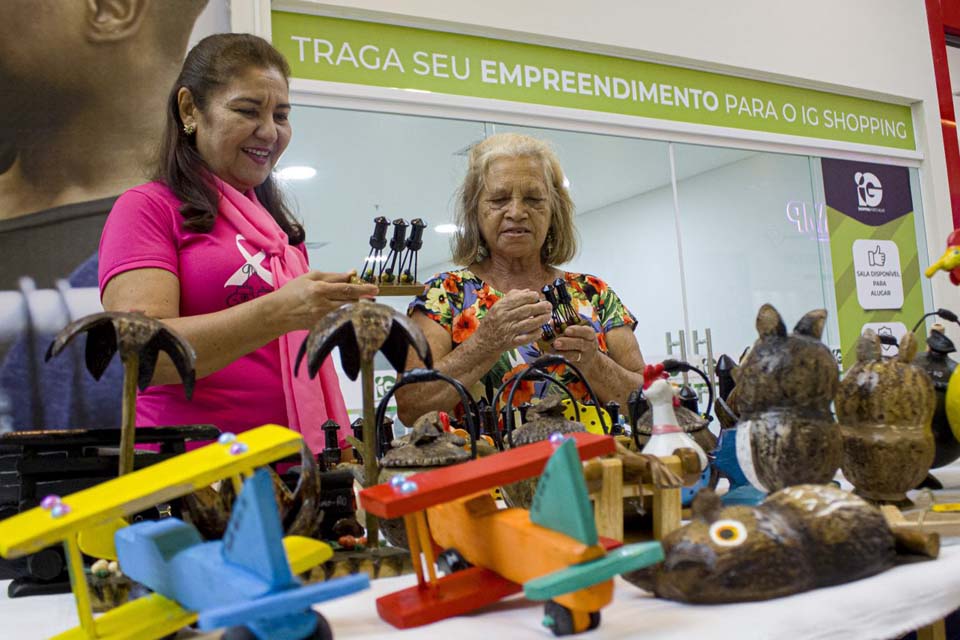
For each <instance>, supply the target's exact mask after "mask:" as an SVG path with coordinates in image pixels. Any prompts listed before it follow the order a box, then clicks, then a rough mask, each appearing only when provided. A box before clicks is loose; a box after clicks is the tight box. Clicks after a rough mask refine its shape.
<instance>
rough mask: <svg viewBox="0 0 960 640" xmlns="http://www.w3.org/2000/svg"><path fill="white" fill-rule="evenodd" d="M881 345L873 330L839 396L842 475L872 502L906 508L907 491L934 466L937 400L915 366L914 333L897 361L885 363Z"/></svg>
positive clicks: (865, 338) (904, 342)
mask: <svg viewBox="0 0 960 640" xmlns="http://www.w3.org/2000/svg"><path fill="white" fill-rule="evenodd" d="M881 346H882V345H881V343H880V338H879V337H878V336H877V334H875V333H874V332H873V331H869V330H868V331H867V332H866V333H864V334H863V335H862V336H860V339H859V341H858V342H857V363H856V364H855V365H854V366H853V367H851V369H850V370H849V371H848V372H847V373H846V375H845V376H844V378H843V381H842V382H841V383H840V388H839V391H838V392H837V397H836V400H835V405H836V408H837V419H838V420H839V421H840V425H841V428H840V432H841V434H842V436H843V475H844V476H845V477H846V478H847V480H849V481H850V482H851V483H852V484H853V486H854V487H856V493H857V494H858V495H860V496H863V497H864V498H867V499H868V500H872V501H874V502H889V503H893V504H903V505H907V504H910V501H909V500H908V499H907V496H906V492H907V491H909V490H910V489H913V488H914V487H916V486H917V485H918V484H920V482H921V481H922V480H923V479H924V477H925V476H926V475H927V471H928V470H929V469H930V465H931V464H932V463H933V455H934V440H933V431H932V430H931V428H930V422H931V420H932V419H933V411H934V408H935V407H936V402H937V399H936V394H935V392H934V389H933V382H931V380H930V376H928V375H927V374H926V372H925V371H924V370H923V369H921V368H920V367H918V366H917V365H915V364H911V363H912V361H913V359H914V357H915V356H916V353H917V343H916V340H915V339H914V337H913V334H912V333H907V334H906V335H904V336H903V339H901V341H900V351H899V353H898V354H897V355H896V357H894V358H889V359H886V358H883V357H882V356H881Z"/></svg>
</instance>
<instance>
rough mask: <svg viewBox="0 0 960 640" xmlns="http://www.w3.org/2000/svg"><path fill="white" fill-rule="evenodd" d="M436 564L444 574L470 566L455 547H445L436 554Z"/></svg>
mask: <svg viewBox="0 0 960 640" xmlns="http://www.w3.org/2000/svg"><path fill="white" fill-rule="evenodd" d="M437 566H438V567H440V571H442V572H443V573H444V574H445V575H450V574H451V573H454V572H456V571H463V570H464V569H469V568H470V563H469V562H467V561H466V559H465V558H464V557H463V556H462V555H460V552H459V551H457V550H456V549H445V550H444V551H441V552H440V555H439V556H437Z"/></svg>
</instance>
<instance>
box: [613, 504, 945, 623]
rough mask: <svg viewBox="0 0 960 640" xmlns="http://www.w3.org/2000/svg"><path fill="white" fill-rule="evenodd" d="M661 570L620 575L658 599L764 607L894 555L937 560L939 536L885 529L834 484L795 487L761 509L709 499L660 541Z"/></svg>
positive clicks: (883, 564) (860, 574) (881, 565)
mask: <svg viewBox="0 0 960 640" xmlns="http://www.w3.org/2000/svg"><path fill="white" fill-rule="evenodd" d="M662 542H663V553H664V561H663V562H662V563H660V564H658V565H655V566H654V567H650V568H648V569H641V570H640V571H634V572H631V573H626V574H624V575H623V577H624V579H626V580H627V581H628V582H631V583H633V584H634V585H636V586H639V587H641V588H643V589H646V590H647V591H652V592H653V593H655V594H656V595H657V596H658V597H660V598H668V599H670V600H679V601H681V602H694V603H704V604H713V603H720V602H746V601H751V600H766V599H769V598H779V597H782V596H788V595H792V594H794V593H800V592H802V591H807V590H809V589H815V588H819V587H826V586H830V585H835V584H842V583H844V582H850V581H853V580H859V579H861V578H866V577H867V576H872V575H874V574H877V573H880V572H881V571H884V570H886V569H889V568H890V567H892V566H893V565H894V563H895V562H896V559H897V554H899V553H904V554H909V555H915V556H917V557H922V556H926V557H936V556H937V554H938V553H939V548H940V547H939V538H938V536H937V534H921V535H918V534H917V532H912V531H908V532H905V531H902V530H897V529H892V528H891V527H890V526H889V525H888V524H887V522H886V520H885V519H884V517H883V515H882V513H881V512H880V510H879V509H878V508H877V507H875V506H873V505H871V504H869V503H868V502H867V501H866V500H863V499H862V498H858V497H857V496H855V495H853V494H851V493H848V492H846V491H843V490H841V489H838V488H837V487H834V486H833V485H798V486H795V487H789V488H787V489H782V490H780V491H778V492H776V493H773V494H771V495H770V496H769V497H767V499H766V500H764V502H763V504H761V505H759V506H746V505H737V506H732V507H726V508H722V507H721V504H720V499H719V498H718V497H717V496H715V495H714V494H713V492H711V491H702V492H701V493H700V494H699V495H698V496H697V498H696V499H695V500H694V503H693V519H692V520H691V521H690V523H689V524H686V525H684V526H683V527H681V528H679V529H677V530H675V531H672V532H671V533H670V534H669V535H668V536H667V537H666V538H664V539H663V541H662Z"/></svg>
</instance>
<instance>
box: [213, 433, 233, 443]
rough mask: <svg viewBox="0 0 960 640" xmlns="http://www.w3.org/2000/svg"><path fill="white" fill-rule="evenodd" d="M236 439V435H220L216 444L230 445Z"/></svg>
mask: <svg viewBox="0 0 960 640" xmlns="http://www.w3.org/2000/svg"><path fill="white" fill-rule="evenodd" d="M236 439H237V434H235V433H221V434H220V437H219V438H217V442H219V443H220V444H230V443H231V442H233V441H234V440H236Z"/></svg>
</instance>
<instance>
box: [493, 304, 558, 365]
mask: <svg viewBox="0 0 960 640" xmlns="http://www.w3.org/2000/svg"><path fill="white" fill-rule="evenodd" d="M552 310H553V307H552V306H551V305H550V303H549V302H547V301H541V300H540V296H539V294H537V292H536V291H529V290H519V289H518V290H514V291H510V292H508V293H507V294H505V295H504V296H503V297H502V298H500V300H498V301H497V303H496V304H494V305H493V306H492V307H490V311H488V312H487V315H485V316H484V317H483V319H482V320H480V326H479V327H477V331H476V333H475V334H474V335H475V336H477V340H478V341H479V343H480V344H481V345H483V346H484V348H485V349H486V350H489V351H490V352H491V353H492V352H496V354H497V355H498V356H499V354H501V353H503V352H504V351H509V350H510V349H514V348H516V347H519V346H521V345H525V344H530V343H531V342H533V341H535V340H536V339H537V338H539V337H540V327H542V326H543V325H545V324H547V323H548V322H550V314H551V312H552Z"/></svg>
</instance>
